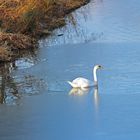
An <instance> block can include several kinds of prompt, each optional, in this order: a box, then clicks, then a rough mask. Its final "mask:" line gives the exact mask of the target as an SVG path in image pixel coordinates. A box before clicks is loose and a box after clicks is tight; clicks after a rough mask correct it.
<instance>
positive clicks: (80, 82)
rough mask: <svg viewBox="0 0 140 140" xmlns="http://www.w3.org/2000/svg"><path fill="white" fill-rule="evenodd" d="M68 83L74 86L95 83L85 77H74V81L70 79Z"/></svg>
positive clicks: (87, 85)
mask: <svg viewBox="0 0 140 140" xmlns="http://www.w3.org/2000/svg"><path fill="white" fill-rule="evenodd" d="M68 83H69V84H70V85H71V86H72V87H74V88H86V87H91V86H93V85H94V83H93V82H92V81H90V80H88V79H86V78H83V77H78V78H76V79H74V80H73V81H72V82H70V81H68Z"/></svg>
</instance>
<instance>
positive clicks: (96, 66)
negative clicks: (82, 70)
mask: <svg viewBox="0 0 140 140" xmlns="http://www.w3.org/2000/svg"><path fill="white" fill-rule="evenodd" d="M102 68H103V67H102V66H101V65H95V66H94V70H98V69H102Z"/></svg>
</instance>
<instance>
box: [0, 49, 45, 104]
mask: <svg viewBox="0 0 140 140" xmlns="http://www.w3.org/2000/svg"><path fill="white" fill-rule="evenodd" d="M20 53H21V55H20V58H19V59H17V60H16V61H14V62H9V63H1V64H0V103H1V104H10V105H13V104H20V102H19V100H20V99H21V98H22V96H31V95H36V94H39V90H40V89H41V88H43V84H44V82H43V80H41V79H38V78H37V77H36V76H34V75H31V74H17V75H13V72H14V71H18V70H22V69H27V68H30V67H32V66H33V65H35V64H36V62H37V57H36V50H34V51H29V50H28V51H21V52H20Z"/></svg>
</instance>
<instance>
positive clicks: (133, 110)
mask: <svg viewBox="0 0 140 140" xmlns="http://www.w3.org/2000/svg"><path fill="white" fill-rule="evenodd" d="M139 9H140V2H139V1H138V0H134V1H131V0H127V1H126V0H124V1H121V0H118V1H115V0H112V1H110V0H96V1H94V2H93V1H92V2H91V3H90V4H89V5H87V6H85V7H83V8H81V9H79V10H77V11H76V12H74V13H72V15H69V17H68V22H69V23H68V25H67V26H66V27H64V28H61V29H59V30H56V31H54V36H52V37H50V38H49V39H46V40H41V41H40V47H39V48H38V49H37V50H34V51H33V52H32V53H31V52H28V53H27V52H25V53H24V55H23V56H22V57H21V58H20V59H19V60H17V61H16V62H15V63H12V64H11V63H10V64H5V65H3V66H1V69H0V75H1V76H0V80H1V92H0V103H1V105H0V140H19V139H21V140H25V139H26V140H38V139H42V140H44V139H48V140H72V139H73V140H78V139H80V140H93V139H95V140H103V139H104V140H112V139H113V140H118V139H119V140H124V139H127V140H129V139H130V140H131V139H139V138H140V133H139V129H140V117H139V116H140V110H139V106H140V55H139V54H140V42H139V39H140V31H139V29H140V25H139V17H140V11H139ZM73 18H74V19H73ZM70 19H72V21H71V22H70ZM59 34H64V35H63V36H57V35H59ZM94 64H101V65H103V66H104V70H101V71H98V79H99V89H98V91H97V90H95V89H94V88H91V89H89V90H85V91H81V90H72V89H71V87H70V86H69V85H68V84H67V82H66V81H67V80H72V79H73V78H75V77H77V76H83V77H86V78H89V79H91V80H92V68H93V66H94Z"/></svg>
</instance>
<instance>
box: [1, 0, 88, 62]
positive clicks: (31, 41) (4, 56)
mask: <svg viewBox="0 0 140 140" xmlns="http://www.w3.org/2000/svg"><path fill="white" fill-rule="evenodd" d="M88 2H89V0H67V1H66V0H57V1H56V0H0V62H2V61H11V60H14V59H16V57H17V54H18V51H19V50H22V49H31V48H34V47H36V45H37V40H38V39H39V38H41V37H42V36H47V35H50V34H51V31H52V30H53V29H55V28H58V27H60V26H64V25H65V24H66V23H65V16H66V15H67V14H68V13H70V12H71V11H73V10H75V9H77V8H79V7H81V6H82V5H85V4H87V3H88Z"/></svg>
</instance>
